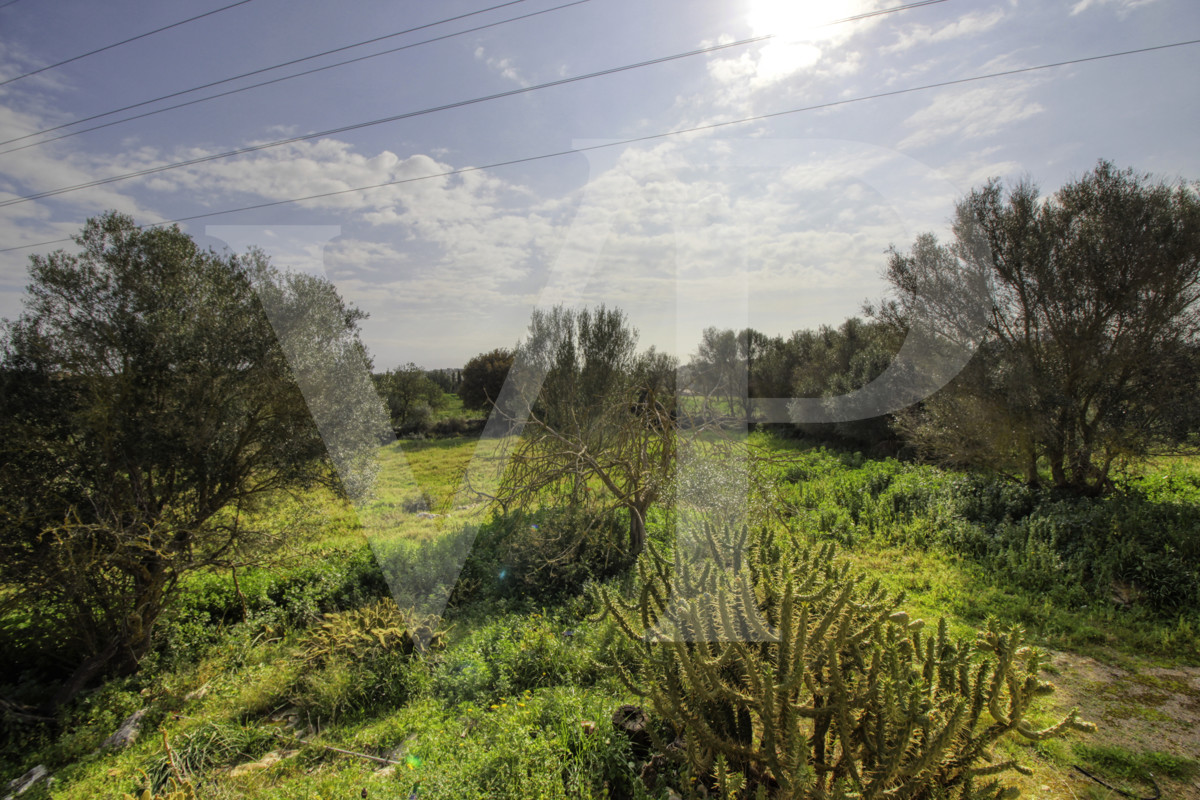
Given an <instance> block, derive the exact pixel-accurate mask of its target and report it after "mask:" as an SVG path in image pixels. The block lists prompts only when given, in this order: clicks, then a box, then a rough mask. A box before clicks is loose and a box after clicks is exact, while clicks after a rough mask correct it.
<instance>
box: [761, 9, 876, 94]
mask: <svg viewBox="0 0 1200 800" xmlns="http://www.w3.org/2000/svg"><path fill="white" fill-rule="evenodd" d="M867 10H869V7H868V4H867V3H865V2H862V0H819V1H813V0H749V4H748V7H747V13H746V21H747V22H748V23H749V25H750V28H751V30H752V31H753V32H754V34H755V35H756V36H762V35H765V34H771V35H772V36H774V37H775V38H774V39H772V40H771V42H770V43H769V44H767V45H766V47H764V48H763V50H762V58H761V60H760V62H759V68H758V74H759V77H761V78H766V79H775V78H779V77H782V76H784V75H787V74H790V73H792V72H795V71H796V70H798V69H804V68H805V67H810V66H812V65H813V64H815V63H817V61H818V60H819V59H820V57H821V44H822V43H824V42H828V41H830V40H835V39H838V38H841V37H842V36H844V35H845V33H846V25H848V24H852V23H845V24H842V25H831V24H830V23H834V22H837V21H838V20H843V19H846V18H847V17H852V16H855V15H856V14H861V13H863V12H864V11H867Z"/></svg>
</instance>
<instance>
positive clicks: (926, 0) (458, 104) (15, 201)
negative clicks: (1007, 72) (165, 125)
mask: <svg viewBox="0 0 1200 800" xmlns="http://www.w3.org/2000/svg"><path fill="white" fill-rule="evenodd" d="M937 2H945V0H919V1H918V2H916V3H910V4H908V5H903V6H896V7H893V8H891V9H883V10H881V11H874V12H869V13H867V14H858V15H855V16H853V17H847V18H845V19H841V20H836V21H834V22H831V23H828V25H836V24H841V23H845V22H851V21H855V20H859V19H864V18H866V17H873V16H878V15H880V14H881V13H895V12H898V11H905V10H908V9H910V8H916V7H920V6H925V5H931V4H933V3H937ZM774 38H776V36H775V34H767V35H764V36H755V37H751V38H749V39H739V40H738V41H734V42H723V43H721V44H715V45H709V46H708V47H702V48H698V49H695V50H688V51H686V52H683V53H675V54H673V55H669V56H661V57H659V58H653V59H649V60H647V61H639V62H635V63H633V64H625V65H622V66H619V67H610V68H608V69H603V70H599V71H596V72H589V73H585V74H583V75H575V76H572V77H569V78H560V79H558V80H554V81H548V82H546V83H540V84H536V85H534V86H523V87H521V88H519V89H510V90H508V91H504V92H497V93H494V94H490V95H484V96H482V97H474V98H471V99H469V100H459V101H455V102H453V103H445V104H443V105H440V106H433V107H429V108H423V109H419V110H417V111H408V112H404V113H401V114H393V115H391V116H387V117H379V118H376V119H371V120H366V121H364V122H356V123H352V124H350V125H343V126H340V127H337V128H330V129H327V130H323V131H317V132H315V133H307V134H303V135H301V136H292V137H288V138H286V139H277V140H275V141H271V142H263V143H261V144H256V145H249V146H247V147H240V148H237V149H235V150H226V151H224V152H221V153H211V154H209V155H206V156H199V157H197V158H191V159H187V160H185V161H176V162H173V163H170V164H161V165H159V166H157V167H148V168H146V169H142V170H136V171H134V172H126V173H122V174H120V175H112V176H109V177H107V178H99V179H97V180H94V181H88V182H87V183H80V184H74V185H72V186H63V187H60V188H58V189H48V190H46V191H44V192H37V193H35V194H30V195H22V196H19V197H14V198H10V199H8V200H5V201H3V202H0V208H4V207H7V206H13V205H19V204H21V203H27V202H30V201H32V200H41V199H43V198H46V197H55V196H58V195H61V194H67V193H69V192H75V191H80V190H82V189H91V188H94V187H96V186H104V185H107V184H110V183H117V182H119V181H124V180H129V179H131V178H140V177H145V176H147V175H155V174H158V173H160V172H166V171H169V170H173V169H179V168H181V167H189V166H195V165H197V164H203V163H207V162H210V161H218V160H221V159H225V158H231V157H233V156H239V155H245V154H247V153H254V152H258V151H260V150H266V149H269V148H273V147H280V146H282V145H286V144H295V143H297V142H302V141H307V140H309V139H317V138H320V137H323V136H332V135H335V134H340V133H347V132H350V131H356V130H361V129H363V128H369V127H373V126H376V125H382V124H385V123H389V122H397V121H399V120H403V119H411V118H413V117H418V116H424V115H426V114H434V113H437V112H441V111H448V110H451V109H455V108H463V107H465V106H470V105H475V104H477V103H484V102H488V101H491V100H498V99H501V98H505V97H513V96H516V95H521V94H528V93H531V92H536V91H540V90H542V89H548V88H552V87H555V86H564V85H567V84H571V83H578V82H580V81H585V80H591V79H592V78H598V77H603V76H607V75H614V74H617V73H621V72H628V71H630V70H635V69H641V68H643V67H648V66H653V65H656V64H663V63H667V62H670V61H677V60H679V59H683V58H690V57H693V56H697V55H705V54H708V53H714V52H718V51H721V50H726V49H729V48H734V47H744V46H746V45H749V44H755V43H758V42H764V41H768V40H770V39H774Z"/></svg>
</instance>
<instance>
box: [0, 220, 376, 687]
mask: <svg viewBox="0 0 1200 800" xmlns="http://www.w3.org/2000/svg"><path fill="white" fill-rule="evenodd" d="M75 241H76V243H77V244H78V246H79V248H80V251H79V252H77V253H68V252H65V251H63V250H59V251H57V252H55V253H52V254H50V255H48V256H33V257H32V258H31V259H30V277H31V282H30V284H29V286H28V297H27V299H26V301H25V308H24V312H23V313H22V315H21V316H20V318H19V319H17V320H16V321H13V322H6V323H5V325H4V329H3V337H2V339H0V346H2V353H0V376H2V384H0V450H2V455H3V458H2V459H0V463H2V464H3V466H2V467H0V526H2V528H0V530H2V537H0V578H2V580H3V582H4V583H5V584H7V585H9V586H13V587H18V588H19V591H18V592H17V593H16V595H12V596H6V598H5V601H4V602H6V603H7V604H9V605H10V606H11V605H14V604H17V605H20V604H23V605H24V607H25V608H26V609H27V610H28V613H29V615H30V617H31V618H32V619H33V620H34V623H35V625H39V624H42V625H48V626H51V627H53V628H54V629H55V631H56V632H57V633H58V635H59V637H60V638H62V639H63V640H64V641H63V644H64V649H65V650H66V652H67V653H68V654H71V655H70V656H68V657H72V656H73V657H75V658H77V659H81V660H82V662H83V663H82V665H81V666H80V667H79V669H78V670H77V671H76V673H75V675H74V677H73V678H72V679H71V680H70V681H68V683H67V685H66V686H65V687H64V691H63V693H62V694H61V695H60V699H66V698H67V697H69V696H70V695H71V694H73V693H75V692H76V691H77V690H78V689H80V688H82V687H83V686H84V685H85V684H86V682H87V681H88V680H89V679H90V678H91V677H93V676H94V675H96V674H98V673H99V672H101V671H103V670H107V669H111V668H114V667H116V668H119V669H127V668H131V667H132V666H134V665H135V664H136V663H137V662H138V660H140V659H141V658H142V657H143V656H144V655H145V654H146V652H147V651H148V649H149V647H150V645H151V634H152V630H153V626H154V623H155V620H156V619H157V617H158V615H159V613H160V612H161V611H162V609H163V607H164V605H165V604H166V602H167V601H168V599H169V597H170V595H171V594H172V592H173V591H174V589H175V587H176V586H177V585H178V581H179V579H180V577H181V576H182V575H183V574H184V573H185V572H186V571H188V570H191V569H195V568H198V567H200V566H204V565H213V564H222V563H234V562H236V561H237V560H238V559H243V558H246V557H248V555H249V554H251V553H253V552H255V548H257V547H259V546H261V545H262V544H263V542H264V534H263V533H262V532H260V531H255V530H252V529H250V528H249V527H248V526H247V525H246V524H245V522H244V518H243V516H242V512H244V511H245V510H247V509H249V508H251V507H253V505H254V504H255V503H256V502H257V501H258V499H260V498H265V497H267V496H269V495H271V494H272V493H273V492H276V491H278V490H286V489H294V488H296V487H302V486H311V485H315V484H319V483H324V484H328V485H331V486H334V487H336V488H339V489H344V488H353V489H357V490H361V489H362V488H363V487H362V486H361V485H352V484H355V483H356V482H355V481H354V480H349V476H350V473H349V472H346V471H343V473H342V474H343V476H345V477H347V478H348V482H347V483H345V484H343V483H342V482H340V481H339V480H338V477H337V474H336V473H335V471H334V470H333V469H332V468H331V465H330V463H329V461H328V460H327V459H326V454H327V450H326V447H325V444H324V442H323V440H322V436H321V435H320V433H319V432H318V427H317V424H315V423H314V419H313V415H312V414H311V413H310V408H309V405H313V413H318V411H319V409H321V408H322V407H323V406H324V405H330V404H332V405H336V406H337V409H336V410H337V412H338V413H339V414H340V415H341V416H342V419H341V424H340V428H339V440H338V445H339V448H340V452H339V453H338V454H337V455H338V458H340V459H342V462H343V463H349V461H348V459H350V460H352V459H354V458H365V457H367V455H366V454H368V452H369V451H370V450H371V449H372V448H373V446H374V445H375V444H376V442H377V440H376V439H374V438H373V437H374V428H375V427H376V426H375V425H374V420H373V418H372V414H373V412H374V409H372V407H371V406H370V404H369V403H367V402H364V401H366V400H369V399H370V398H369V395H365V394H364V393H363V392H361V391H357V392H356V391H354V387H352V386H350V385H349V382H348V381H345V380H327V381H325V384H324V388H323V389H321V390H320V391H316V390H314V391H313V392H312V396H310V397H309V398H308V404H306V398H305V397H304V396H302V394H301V391H300V389H299V388H298V386H297V383H296V380H295V377H296V375H297V374H300V373H301V372H305V373H306V374H308V373H311V369H310V367H311V366H312V365H313V364H315V363H318V362H319V363H324V364H327V363H331V361H330V359H331V358H332V361H333V362H336V363H341V364H344V365H345V364H351V365H352V364H353V363H354V361H355V360H356V359H357V362H358V364H359V365H361V364H362V362H363V360H364V359H365V351H364V350H363V348H362V345H361V343H360V342H359V339H358V321H359V320H360V319H362V317H363V314H362V313H361V312H359V311H357V310H355V309H353V308H351V307H348V306H346V305H345V304H344V303H342V301H341V299H340V298H339V297H338V296H337V293H336V291H334V290H333V287H332V286H331V285H329V284H328V282H327V281H324V280H319V279H315V278H312V277H310V276H303V275H285V274H281V273H280V272H278V271H277V270H276V269H275V268H273V267H272V266H271V265H270V264H269V262H268V261H267V259H266V257H265V256H264V255H263V254H262V253H260V252H254V251H252V252H251V253H249V254H247V255H244V256H239V255H221V254H217V253H214V252H212V251H208V252H205V251H202V250H201V249H200V248H199V247H197V246H196V244H195V242H194V241H193V240H192V239H191V238H190V237H189V236H187V235H186V234H184V233H183V232H181V231H180V230H179V229H178V228H174V227H172V228H146V229H142V228H139V227H138V226H136V225H135V224H134V222H133V220H132V219H131V218H129V217H127V216H123V215H120V214H117V213H111V212H110V213H107V214H105V215H103V216H101V217H98V218H94V219H91V220H89V221H88V222H87V223H86V225H85V226H84V227H83V230H82V232H81V233H80V234H79V235H78V236H77V237H76V238H75ZM260 297H262V298H266V300H267V302H268V303H269V304H270V306H271V308H272V311H273V313H272V319H268V314H267V313H266V311H265V310H264V305H263V302H261V301H260ZM273 322H274V323H276V328H277V329H279V332H280V335H281V337H286V339H287V341H288V342H289V352H288V353H286V354H285V352H284V349H283V348H281V346H280V343H279V342H278V341H277V338H276V330H275V329H273V326H272V323H273ZM330 353H332V354H333V355H332V356H330V355H329V354H330ZM337 393H341V395H337V396H335V395H336V394H337ZM376 402H377V401H376ZM356 404H357V405H356ZM326 416H328V415H326ZM77 663H78V662H77Z"/></svg>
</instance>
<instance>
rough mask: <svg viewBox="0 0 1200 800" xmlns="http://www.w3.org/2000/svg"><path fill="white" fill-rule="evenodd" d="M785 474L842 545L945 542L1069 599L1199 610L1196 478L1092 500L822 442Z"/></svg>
mask: <svg viewBox="0 0 1200 800" xmlns="http://www.w3.org/2000/svg"><path fill="white" fill-rule="evenodd" d="M776 474H777V475H778V476H779V478H780V480H781V481H782V485H781V486H779V487H777V489H776V492H777V494H778V499H779V502H781V503H783V504H785V505H786V506H787V507H788V508H789V510H790V511H791V513H793V514H794V515H795V524H796V526H797V527H798V528H800V529H808V530H811V531H817V532H820V533H821V534H822V535H826V536H830V537H833V538H835V539H837V540H838V541H840V542H842V543H843V544H854V543H856V542H858V541H860V540H864V539H878V540H881V541H883V542H885V543H888V544H899V543H904V544H910V545H917V546H921V547H928V548H935V547H937V548H943V549H945V550H949V551H951V552H955V553H959V554H962V555H964V556H967V557H969V558H972V559H974V560H976V561H978V562H979V563H980V564H982V565H984V566H986V567H987V568H988V569H989V570H992V571H993V572H994V574H996V577H997V579H998V580H1002V581H1003V582H1004V583H1006V584H1007V585H1009V586H1016V587H1019V588H1021V589H1024V590H1027V591H1030V592H1037V593H1043V594H1046V595H1049V596H1051V597H1053V598H1054V599H1055V601H1056V602H1058V603H1060V604H1062V605H1064V606H1075V607H1078V606H1080V605H1085V604H1100V605H1107V604H1111V603H1113V602H1116V603H1117V604H1119V605H1125V606H1135V607H1137V608H1141V609H1145V610H1148V611H1150V612H1153V613H1154V614H1156V615H1159V616H1161V617H1173V616H1177V615H1180V614H1192V613H1195V612H1196V611H1197V610H1200V539H1198V538H1197V537H1196V536H1195V531H1196V530H1197V529H1200V506H1197V505H1196V503H1195V502H1194V500H1193V493H1194V492H1195V484H1194V483H1193V480H1194V476H1189V475H1186V474H1185V475H1180V476H1177V477H1175V478H1172V479H1171V480H1170V481H1168V480H1166V479H1165V478H1163V477H1162V476H1161V475H1157V474H1151V475H1148V476H1146V477H1144V478H1140V479H1132V480H1129V481H1128V482H1126V483H1125V484H1124V485H1123V486H1122V487H1121V489H1120V490H1119V491H1116V492H1113V493H1111V494H1109V495H1107V496H1105V497H1101V498H1089V497H1079V496H1076V495H1073V494H1064V493H1056V492H1054V491H1050V490H1038V489H1036V488H1032V487H1029V486H1027V485H1023V484H1019V483H1015V482H1012V481H1006V480H1003V479H999V478H995V477H993V476H987V475H983V474H962V473H954V472H947V471H943V470H939V469H936V468H933V467H928V466H917V465H912V464H903V463H901V462H898V461H895V460H893V459H887V460H883V461H865V462H863V461H860V462H859V463H858V465H854V463H853V462H852V461H851V462H846V461H844V460H843V459H841V458H839V457H837V456H835V455H833V454H832V453H830V452H827V451H824V450H812V451H808V452H806V453H803V454H799V455H797V456H796V457H795V458H794V459H791V460H790V464H789V466H787V467H783V468H780V469H778V470H777V472H776Z"/></svg>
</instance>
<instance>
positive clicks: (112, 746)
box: [100, 708, 150, 750]
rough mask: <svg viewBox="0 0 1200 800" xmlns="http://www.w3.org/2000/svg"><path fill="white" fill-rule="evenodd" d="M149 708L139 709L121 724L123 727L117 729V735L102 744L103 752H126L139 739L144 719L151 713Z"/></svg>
mask: <svg viewBox="0 0 1200 800" xmlns="http://www.w3.org/2000/svg"><path fill="white" fill-rule="evenodd" d="M149 711H150V709H149V708H143V709H139V710H138V711H135V712H133V713H132V714H130V715H129V717H128V718H127V719H126V720H125V721H124V722H122V723H121V727H119V728H117V731H116V733H114V734H113V735H112V736H109V737H108V738H107V739H105V740H104V741H103V742H102V743H101V744H100V749H101V750H124V749H125V748H126V747H128V746H129V745H131V744H133V741H134V739H137V737H138V734H139V733H141V731H142V718H143V717H145V716H146V714H147V713H149Z"/></svg>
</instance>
